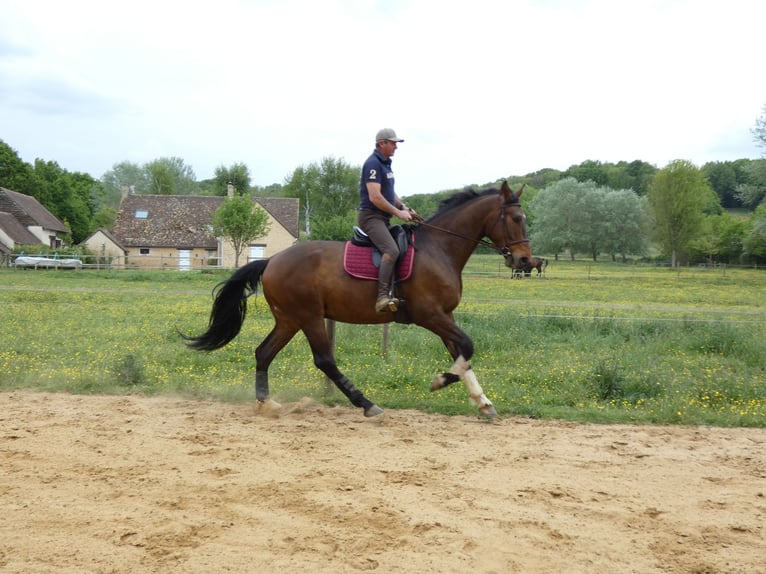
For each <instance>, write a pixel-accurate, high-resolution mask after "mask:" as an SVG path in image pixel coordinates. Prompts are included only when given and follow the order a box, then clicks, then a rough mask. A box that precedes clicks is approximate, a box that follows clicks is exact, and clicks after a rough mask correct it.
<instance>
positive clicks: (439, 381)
mask: <svg viewBox="0 0 766 574" xmlns="http://www.w3.org/2000/svg"><path fill="white" fill-rule="evenodd" d="M444 387H445V385H444V377H442V376H440V375H436V376H435V377H434V380H433V381H431V392H432V393H433V392H434V391H438V390H439V389H443V388H444Z"/></svg>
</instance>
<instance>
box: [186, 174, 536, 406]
mask: <svg viewBox="0 0 766 574" xmlns="http://www.w3.org/2000/svg"><path fill="white" fill-rule="evenodd" d="M523 191H524V186H522V187H521V189H520V190H519V191H518V192H514V191H513V190H512V189H511V188H510V186H509V185H508V182H507V181H506V182H503V183H502V185H501V187H500V188H499V189H498V188H491V189H487V190H484V191H475V190H473V189H466V190H464V191H461V192H458V193H456V194H454V195H452V196H450V197H448V198H447V199H445V200H444V201H442V203H441V204H440V206H439V208H438V209H437V211H436V213H434V214H433V215H432V216H431V217H429V218H428V219H426V220H423V219H422V218H420V221H419V222H417V223H415V224H406V226H411V228H412V229H411V231H412V232H414V233H415V234H416V237H415V245H416V248H417V251H416V253H417V254H416V256H415V259H414V262H413V268H412V272H411V275H410V278H409V279H407V280H406V281H403V282H400V283H398V284H397V286H396V288H397V296H398V297H400V298H401V299H402V300H403V301H404V311H405V312H406V318H407V320H406V321H403V320H400V319H399V318H398V317H399V316H398V315H395V314H394V313H377V312H376V311H375V309H374V305H375V299H376V295H377V282H376V281H369V280H361V279H358V278H355V277H352V276H351V275H350V274H348V273H346V272H345V271H344V268H343V253H344V245H345V243H344V242H342V241H323V240H313V241H304V242H301V243H296V244H294V245H293V246H291V247H289V248H287V249H285V250H283V251H280V252H279V253H277V254H275V255H273V256H272V257H270V258H268V259H261V260H256V261H252V262H251V263H248V264H246V265H244V266H243V267H241V268H240V269H238V270H236V271H235V272H234V273H233V274H232V275H231V277H230V278H229V279H227V280H226V281H224V282H222V283H219V284H218V285H217V286H216V287H215V289H214V300H213V307H212V310H211V312H210V319H209V322H208V328H207V331H205V332H204V333H203V334H201V335H198V336H189V335H184V334H183V333H181V336H182V337H183V338H184V339H185V342H186V344H187V346H188V347H190V348H192V349H195V350H199V351H213V350H215V349H219V348H221V347H223V346H224V345H226V344H227V343H229V342H230V341H232V340H233V339H234V338H235V337H236V336H237V335H238V334H239V332H240V329H241V327H242V324H243V322H244V320H245V317H246V315H247V299H248V297H249V296H251V295H255V294H256V293H257V290H258V285H259V284H260V286H261V289H262V292H263V296H264V298H265V299H266V302H267V303H268V305H269V308H270V310H271V313H272V315H273V317H274V321H275V325H274V328H273V329H272V330H271V332H270V333H269V334H268V335H267V336H266V338H265V339H264V340H263V341H262V342H261V343H260V345H258V347H257V348H256V350H255V363H256V366H255V394H256V409H257V410H263V412H264V413H272V414H273V413H278V411H279V408H280V405H279V404H278V403H276V402H275V401H273V399H271V398H270V394H269V375H268V370H269V365H270V364H271V362H272V361H273V359H274V357H275V356H276V355H277V353H279V352H280V351H281V350H282V349H283V348H284V346H285V345H286V344H287V343H288V342H289V341H290V340H291V339H292V338H293V337H294V336H295V335H296V334H297V333H298V331H302V332H303V334H304V335H305V337H306V339H307V341H308V343H309V346H310V348H311V352H312V356H313V360H314V365H315V366H316V367H317V368H318V369H319V370H321V371H322V372H323V373H324V374H325V375H326V376H327V377H328V378H329V379H330V380H332V381H333V382H334V383H335V385H336V386H337V387H338V389H339V390H340V391H341V392H342V393H343V394H344V395H345V396H346V397H347V398H348V400H349V401H350V402H351V404H352V405H354V406H355V407H359V408H361V409H363V413H364V416H366V417H372V416H375V415H378V414H380V413H382V412H383V409H381V408H380V407H379V406H378V405H376V404H375V403H373V402H372V401H370V400H369V399H368V398H367V397H366V396H365V395H364V393H362V392H361V391H360V390H359V389H357V388H356V387H355V386H354V384H353V383H352V382H351V381H350V380H349V379H348V378H347V377H346V376H345V375H344V374H343V373H342V372H341V371H340V370H339V369H338V367H337V365H336V363H335V359H334V356H333V349H332V346H331V342H330V338H329V336H328V333H327V329H326V326H325V322H324V319H332V320H334V321H339V322H345V323H353V324H383V323H390V322H392V321H394V320H397V321H400V322H408V323H414V324H416V325H418V326H420V327H423V328H425V329H428V330H429V331H431V332H432V333H434V334H436V335H437V336H438V337H440V338H441V340H442V342H443V343H444V345H445V346H446V348H447V350H448V352H449V353H450V355H451V356H452V359H453V361H454V362H453V364H452V367H451V368H450V370H449V371H447V372H443V373H439V374H437V375H436V376H435V377H434V379H433V381H432V383H431V391H436V390H439V389H442V388H444V387H446V386H448V385H450V384H452V383H454V382H456V381H458V380H461V379H462V380H463V382H464V383H465V386H466V389H467V391H468V395H469V398H470V401H471V403H472V404H474V406H476V407H478V409H479V413H480V414H481V415H483V416H485V417H487V418H490V419H491V418H493V417H495V416H497V411H496V409H495V407H494V405H493V404H492V402H491V401H490V400H489V399H488V398H487V397H486V395H485V394H484V391H483V390H482V388H481V386H480V385H479V382H478V380H477V378H476V375H475V373H474V371H473V369H472V368H471V358H472V356H473V353H474V348H473V342H472V341H471V339H470V337H469V336H468V335H467V334H466V333H464V332H463V331H462V330H461V329H460V328H459V327H458V326H457V325H456V324H455V319H454V316H453V311H454V310H455V308H456V307H457V306H458V304H459V303H460V298H461V295H462V277H461V273H462V270H463V267H464V266H465V264H466V262H467V261H468V258H469V257H470V256H471V254H472V253H473V251H474V249H475V248H476V247H477V245H479V244H483V245H486V246H488V247H490V248H492V249H494V250H495V251H496V252H498V253H499V254H500V255H502V256H503V257H504V258H505V265H506V266H507V267H509V268H512V269H523V268H525V267H526V266H527V265H529V262H530V258H531V251H530V247H529V240H528V239H527V230H526V216H525V215H524V212H523V210H522V208H521V205H520V203H519V198H520V197H521V194H522V193H523ZM484 237H487V238H489V241H487V240H485V239H484ZM400 312H401V310H400Z"/></svg>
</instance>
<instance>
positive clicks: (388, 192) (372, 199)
mask: <svg viewBox="0 0 766 574" xmlns="http://www.w3.org/2000/svg"><path fill="white" fill-rule="evenodd" d="M403 141H404V140H403V139H399V138H398V137H397V136H396V132H395V131H394V130H392V129H391V128H383V129H382V130H380V131H378V133H377V134H376V135H375V150H374V151H373V152H372V155H370V157H368V158H367V161H365V162H364V165H363V166H362V177H361V180H360V184H359V197H360V199H361V203H360V206H359V227H361V229H362V231H364V232H365V233H366V234H367V235H368V236H369V237H370V240H371V241H372V242H373V243H374V244H375V247H377V248H378V250H379V251H380V252H381V254H382V255H381V259H380V271H379V273H380V274H379V277H378V298H377V300H376V302H375V311H377V312H378V313H386V312H394V311H396V310H397V309H398V308H399V300H398V299H396V298H394V297H393V296H392V295H391V280H392V279H393V275H394V267H395V265H396V260H397V258H398V257H399V248H398V247H397V245H396V241H394V239H393V238H392V237H391V232H390V231H389V226H390V223H391V217H392V216H394V215H395V216H396V217H398V218H399V219H401V220H402V221H412V220H413V215H415V216H416V215H417V214H415V212H414V211H413V210H411V209H409V208H408V207H407V206H406V205H404V203H402V200H401V199H399V196H398V195H396V192H395V191H394V172H393V171H392V170H391V158H392V157H393V155H394V152H395V151H396V147H397V145H396V144H398V143H401V142H403Z"/></svg>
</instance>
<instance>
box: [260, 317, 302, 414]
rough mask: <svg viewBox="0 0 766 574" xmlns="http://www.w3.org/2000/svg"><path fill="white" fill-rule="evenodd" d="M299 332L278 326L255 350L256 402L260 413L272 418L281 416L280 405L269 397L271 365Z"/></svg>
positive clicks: (295, 329)
mask: <svg viewBox="0 0 766 574" xmlns="http://www.w3.org/2000/svg"><path fill="white" fill-rule="evenodd" d="M297 332H298V329H297V328H287V327H285V326H284V325H280V324H277V325H276V326H275V327H274V328H273V329H272V330H271V333H269V334H268V336H267V337H266V338H265V339H264V340H263V341H262V342H261V344H260V345H258V348H257V349H256V350H255V400H256V401H257V403H256V410H257V411H258V412H259V413H263V414H266V415H270V416H276V415H278V414H279V410H280V408H281V406H280V404H279V403H278V402H276V401H275V400H273V399H271V398H270V395H269V365H271V361H273V360H274V357H275V356H276V355H277V353H279V351H281V350H282V349H283V348H284V346H285V345H287V343H289V342H290V339H292V338H293V337H294V336H295V333H297Z"/></svg>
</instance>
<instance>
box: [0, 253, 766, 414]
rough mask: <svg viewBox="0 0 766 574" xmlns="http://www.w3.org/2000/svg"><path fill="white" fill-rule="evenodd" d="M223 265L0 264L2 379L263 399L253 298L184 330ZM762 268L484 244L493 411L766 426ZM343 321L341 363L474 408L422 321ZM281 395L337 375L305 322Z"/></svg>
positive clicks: (282, 364)
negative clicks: (326, 366)
mask: <svg viewBox="0 0 766 574" xmlns="http://www.w3.org/2000/svg"><path fill="white" fill-rule="evenodd" d="M229 275H230V272H228V271H209V272H186V273H179V272H170V271H150V272H148V271H147V272H140V271H119V272H118V271H112V272H110V271H61V270H59V271H52V270H38V271H33V270H23V271H17V270H12V269H0V340H2V341H3V342H4V343H3V345H2V346H1V347H0V389H3V390H9V389H19V388H29V389H36V390H44V391H63V392H71V393H102V394H128V393H131V394H136V393H138V394H146V395H152V394H180V395H182V396H187V397H200V398H211V399H216V400H222V401H239V400H253V395H254V391H253V383H254V377H255V375H254V358H253V351H254V349H255V346H256V345H257V344H258V343H259V342H260V341H261V340H262V338H263V337H264V336H265V335H266V334H267V333H268V332H269V330H270V329H271V327H272V325H273V322H272V318H271V315H270V313H269V312H268V307H267V306H266V304H265V302H264V300H263V299H262V298H261V297H257V298H252V299H250V303H249V305H250V312H249V315H248V320H247V321H246V323H245V325H244V327H243V330H242V333H241V334H240V335H239V337H237V339H235V340H234V341H233V342H232V343H230V344H229V345H228V346H227V347H225V348H223V349H221V350H218V351H215V352H213V353H198V352H194V351H191V350H189V349H187V348H186V347H185V346H184V345H183V343H182V341H181V340H180V338H179V336H178V334H177V330H180V331H182V332H186V333H199V332H200V331H202V330H204V328H205V326H206V324H207V318H208V314H209V312H210V304H211V296H210V293H211V290H212V288H213V286H214V285H215V284H216V283H218V282H219V281H221V280H223V279H225V278H227V277H228V276H229ZM765 284H766V271H761V270H743V269H701V268H682V269H667V268H661V267H654V266H638V265H618V264H611V263H599V264H593V263H588V262H556V261H552V262H551V264H550V266H549V267H548V271H547V274H546V277H545V278H543V279H537V278H535V277H534V276H533V277H532V278H527V279H523V280H514V279H511V278H510V273H509V271H508V270H507V269H505V268H504V267H502V260H499V258H498V257H497V256H492V255H481V256H474V257H472V258H471V260H470V261H469V263H468V266H467V267H466V273H465V274H464V298H463V302H462V304H461V305H460V307H459V308H458V309H457V311H456V313H455V317H456V320H457V321H458V324H459V325H460V326H461V328H463V329H464V330H465V331H466V332H467V333H468V334H469V335H470V336H471V338H472V339H473V341H474V345H475V349H476V351H475V355H474V358H473V361H472V363H473V366H474V369H475V371H476V374H477V376H478V378H479V382H480V383H481V384H482V386H483V388H484V390H485V392H486V394H487V395H488V396H489V398H490V399H491V400H492V401H493V402H494V403H495V405H496V407H497V409H498V411H499V412H500V414H501V415H503V414H505V415H508V414H510V415H519V416H530V417H536V418H560V419H566V420H575V421H591V422H603V423H609V422H630V423H671V424H676V423H678V424H710V425H718V426H756V427H763V426H766V359H765V357H766V298H764V294H766V289H764V285H765ZM381 342H382V327H381V326H360V325H344V324H339V325H338V326H337V349H336V356H337V359H338V364H339V367H340V369H341V370H342V371H344V372H345V373H346V374H347V375H348V376H349V378H350V379H351V380H352V381H353V382H354V383H355V384H356V385H357V386H358V387H359V388H360V389H362V390H363V391H364V392H365V393H366V394H367V395H368V397H369V398H370V399H372V400H373V401H375V402H376V403H378V404H380V405H381V406H382V407H384V408H415V409H420V410H422V411H426V412H441V413H447V414H474V413H475V412H476V410H475V407H473V406H472V405H470V403H469V401H468V399H467V396H466V392H465V389H464V387H463V385H462V384H459V383H458V384H455V385H452V386H451V387H449V388H447V389H444V390H442V391H439V392H437V393H430V392H429V391H428V388H429V385H430V381H431V378H432V377H433V375H434V374H436V373H437V372H442V371H444V370H447V369H448V368H449V366H450V363H451V360H450V358H449V356H448V354H447V352H446V350H445V349H444V347H443V345H442V343H441V341H440V340H439V339H438V338H437V337H436V336H435V335H433V334H431V333H429V332H428V331H425V330H423V329H421V328H418V327H415V326H412V325H408V326H407V325H391V326H390V336H389V346H388V349H387V351H388V352H387V354H386V355H385V356H384V355H383V354H382V352H381ZM270 374H271V387H272V392H273V393H274V394H275V397H276V398H277V399H278V400H283V401H292V400H298V399H300V398H301V397H304V396H310V397H313V398H315V399H317V400H321V401H325V402H328V403H340V404H346V399H345V398H344V397H343V396H342V395H341V394H340V393H339V392H338V391H336V390H334V389H328V388H327V387H326V385H325V382H324V380H323V375H322V374H321V373H320V372H319V371H317V370H316V369H315V368H314V366H313V362H312V358H311V355H310V352H309V349H308V345H307V344H306V342H305V340H304V338H303V337H302V336H300V335H299V336H297V337H296V338H295V339H294V340H293V341H291V342H290V344H288V346H287V347H286V348H285V349H284V350H283V351H282V353H280V354H279V355H278V356H277V358H276V359H275V361H274V362H273V364H272V366H271V369H270Z"/></svg>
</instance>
